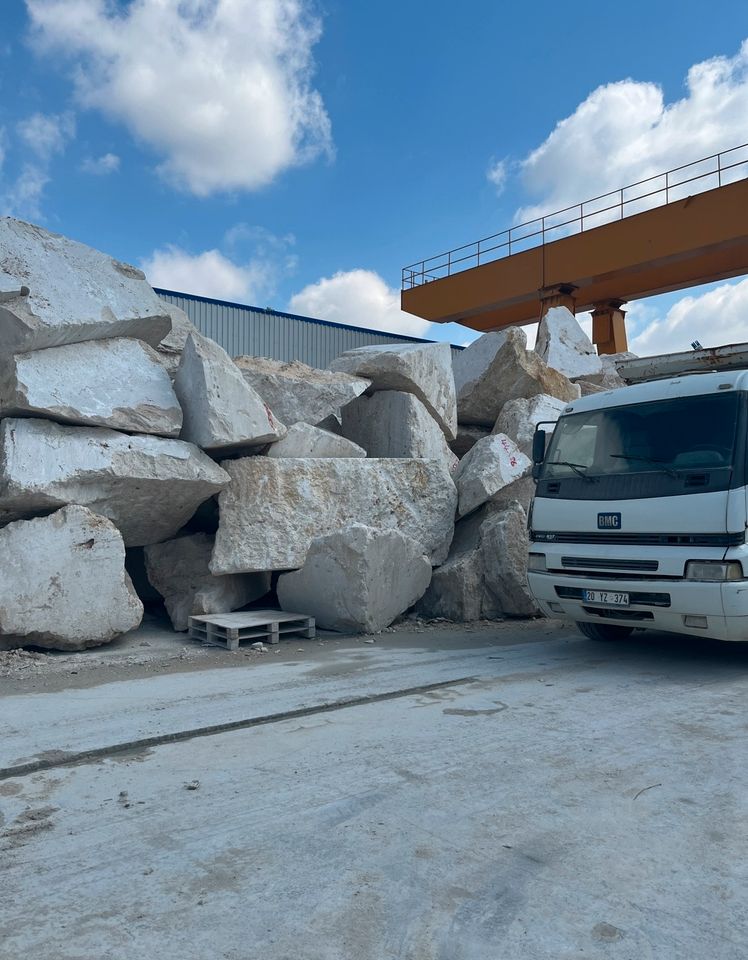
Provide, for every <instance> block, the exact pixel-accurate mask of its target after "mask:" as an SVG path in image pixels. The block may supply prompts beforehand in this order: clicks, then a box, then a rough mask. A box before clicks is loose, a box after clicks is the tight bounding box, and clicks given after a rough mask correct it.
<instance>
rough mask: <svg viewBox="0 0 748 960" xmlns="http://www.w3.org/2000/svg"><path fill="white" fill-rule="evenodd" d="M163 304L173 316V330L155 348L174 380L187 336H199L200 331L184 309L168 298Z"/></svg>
mask: <svg viewBox="0 0 748 960" xmlns="http://www.w3.org/2000/svg"><path fill="white" fill-rule="evenodd" d="M163 304H164V309H165V310H166V311H167V313H168V314H169V316H170V317H171V330H170V331H169V333H167V335H166V336H165V337H164V338H163V340H162V341H161V343H159V345H158V346H157V347H156V348H155V349H156V353H157V354H158V357H159V361H160V362H161V365H162V367H163V368H164V369H165V370H166V372H167V373H168V374H169V376H170V378H171V379H172V380H173V379H174V377H175V376H176V375H177V370H178V369H179V361H180V360H181V359H182V352H183V351H184V347H185V344H186V343H187V337H189V336H190V334H192V333H195V334H197V335H198V336H199V335H200V331H199V330H198V329H197V327H196V326H195V325H194V323H193V322H192V321H191V320H190V318H189V317H188V316H187V314H186V313H185V312H184V310H181V309H180V308H179V307H177V306H176V305H175V304H173V303H169V301H168V300H164V301H163Z"/></svg>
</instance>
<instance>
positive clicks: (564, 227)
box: [402, 143, 748, 290]
mask: <svg viewBox="0 0 748 960" xmlns="http://www.w3.org/2000/svg"><path fill="white" fill-rule="evenodd" d="M740 151H742V152H743V156H742V158H741V157H740ZM699 167H706V169H702V170H700V171H698V172H696V170H697V168H699ZM688 174H692V175H690V176H689V175H688ZM745 178H748V143H743V144H741V145H740V146H738V147H732V148H731V149H729V150H723V151H722V152H721V153H714V154H712V155H711V156H709V157H702V158H701V159H700V160H694V161H692V162H691V163H686V164H683V165H682V166H680V167H674V168H673V169H672V170H667V171H666V172H665V173H658V174H656V175H655V176H653V177H646V178H645V179H644V180H638V181H637V182H636V183H630V184H628V186H625V187H621V188H620V189H618V190H611V191H610V192H609V193H603V194H600V196H598V197H593V198H592V199H591V200H584V201H582V203H575V204H573V205H572V206H570V207H564V209H563V210H556V211H555V212H554V213H549V214H546V215H545V216H543V217H536V218H535V219H534V220H528V221H526V222H525V223H520V224H517V226H514V227H510V228H509V229H508V230H502V231H501V232H500V233H494V234H493V235H492V236H490V237H483V238H482V239H481V240H476V241H475V242H474V243H466V244H464V245H463V246H461V247H455V248H454V249H453V250H447V252H446V253H439V254H436V255H435V256H433V257H427V258H426V259H425V260H419V261H416V263H411V264H409V265H408V266H407V267H403V272H402V289H403V290H411V289H412V288H413V287H420V286H421V285H422V284H424V283H430V282H431V281H432V280H441V279H443V278H444V277H449V276H452V274H454V273H460V272H462V271H463V270H469V269H471V268H472V267H479V266H481V264H486V263H490V262H491V261H493V260H500V259H502V258H504V257H510V256H512V254H515V253H521V252H522V251H524V250H529V249H531V248H533V247H540V246H543V245H544V244H546V243H549V242H551V241H553V240H559V239H561V238H562V237H565V236H572V235H573V234H575V233H584V232H585V231H586V230H592V229H593V228H594V227H600V226H603V224H606V223H612V222H614V221H616V220H623V219H624V218H625V217H630V216H632V215H634V214H636V213H643V212H644V211H645V210H651V209H652V208H653V207H657V206H665V205H666V204H668V203H674V202H675V201H677V200H683V199H684V198H685V197H688V196H691V195H693V194H694V193H700V192H701V191H703V190H711V189H713V188H715V187H721V186H724V185H726V184H728V183H734V182H735V181H737V180H743V179H745ZM658 181H659V183H658ZM694 183H699V189H698V190H694V189H692V188H691V187H688V185H689V184H694ZM686 187H688V189H684V188H686ZM634 191H637V192H635V193H634ZM642 191H644V192H642Z"/></svg>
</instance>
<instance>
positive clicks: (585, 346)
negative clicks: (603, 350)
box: [535, 307, 603, 379]
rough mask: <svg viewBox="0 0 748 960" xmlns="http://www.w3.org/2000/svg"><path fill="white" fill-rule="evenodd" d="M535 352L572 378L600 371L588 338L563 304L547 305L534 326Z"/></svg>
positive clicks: (588, 376)
mask: <svg viewBox="0 0 748 960" xmlns="http://www.w3.org/2000/svg"><path fill="white" fill-rule="evenodd" d="M535 352H536V353H537V354H538V356H539V357H541V358H542V359H543V360H544V361H545V362H546V363H547V364H548V366H549V367H553V369H554V370H558V371H559V372H560V373H563V374H564V376H565V377H569V378H570V379H573V378H575V377H583V378H584V379H589V378H590V377H594V376H596V375H599V374H600V373H602V369H603V365H602V362H601V360H600V357H598V355H597V351H596V350H595V348H594V346H593V344H592V341H591V340H590V338H589V337H588V336H587V334H586V333H585V332H584V330H582V328H581V327H580V326H579V323H578V322H577V319H576V317H575V316H574V314H573V313H572V312H571V310H569V309H568V308H567V307H551V308H550V310H549V311H548V312H547V313H546V315H545V316H544V317H543V319H542V320H541V321H540V325H539V327H538V338H537V340H536V342H535Z"/></svg>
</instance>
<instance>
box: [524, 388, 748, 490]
mask: <svg viewBox="0 0 748 960" xmlns="http://www.w3.org/2000/svg"><path fill="white" fill-rule="evenodd" d="M739 399H740V398H739V394H737V393H734V392H733V393H715V394H707V395H705V396H696V397H678V398H676V399H674V400H656V401H654V402H651V403H639V404H632V405H631V406H625V407H607V408H605V409H602V410H590V411H588V412H585V413H572V414H569V415H568V416H566V417H561V419H560V420H559V422H558V424H557V426H556V429H555V430H554V432H553V437H552V439H551V443H550V446H549V449H548V454H547V456H546V458H545V461H544V463H543V468H542V472H541V478H542V479H546V480H550V479H556V478H561V477H568V476H572V475H576V476H579V475H580V474H583V475H584V476H585V477H588V478H593V477H601V476H608V475H610V474H631V473H656V472H663V473H666V474H669V475H671V476H672V475H677V474H678V472H679V471H681V470H701V469H705V468H709V467H711V468H712V469H714V468H717V467H729V466H731V465H732V463H733V458H734V449H735V437H736V432H737V423H738V410H739Z"/></svg>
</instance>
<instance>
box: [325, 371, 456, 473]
mask: <svg viewBox="0 0 748 960" xmlns="http://www.w3.org/2000/svg"><path fill="white" fill-rule="evenodd" d="M341 416H342V421H343V436H345V437H348V439H349V440H353V442H354V443H357V444H360V446H362V447H363V448H364V450H366V452H367V453H368V455H369V456H370V457H417V458H421V459H427V460H441V461H442V462H443V463H444V465H445V466H446V467H447V469H448V470H450V471H452V470H454V469H455V468H456V466H457V457H456V456H455V455H454V454H453V453H452V451H451V450H450V449H449V446H448V444H447V440H446V437H445V436H444V433H443V431H442V429H441V427H440V426H439V424H438V423H437V422H436V420H434V418H433V417H432V416H431V414H430V413H429V411H428V410H427V409H426V407H425V406H424V404H423V403H421V401H420V400H419V399H418V397H416V396H414V395H413V394H412V393H402V392H401V391H399V390H383V391H381V392H379V393H374V394H372V395H371V396H370V397H369V396H366V395H364V396H362V397H359V398H358V399H357V400H353V401H352V402H351V403H349V404H348V406H347V407H343V411H342V414H341Z"/></svg>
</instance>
